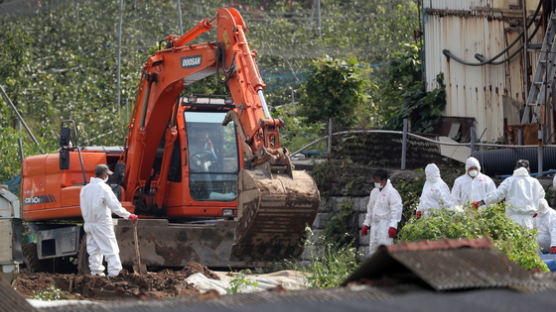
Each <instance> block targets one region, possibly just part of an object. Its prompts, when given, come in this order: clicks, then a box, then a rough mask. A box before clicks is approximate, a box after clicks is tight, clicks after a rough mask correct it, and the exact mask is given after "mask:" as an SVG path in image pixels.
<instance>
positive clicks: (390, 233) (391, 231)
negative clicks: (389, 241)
mask: <svg viewBox="0 0 556 312" xmlns="http://www.w3.org/2000/svg"><path fill="white" fill-rule="evenodd" d="M397 232H398V231H397V230H396V229H395V228H393V227H390V228H389V229H388V236H390V238H394V237H396V233H397Z"/></svg>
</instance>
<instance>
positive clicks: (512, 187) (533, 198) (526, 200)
mask: <svg viewBox="0 0 556 312" xmlns="http://www.w3.org/2000/svg"><path fill="white" fill-rule="evenodd" d="M543 198H544V189H543V187H542V185H541V184H540V183H539V181H538V180H537V179H535V178H533V177H531V176H530V175H529V161H527V160H518V161H517V164H516V169H515V170H514V172H513V174H512V176H511V177H509V178H507V179H505V180H504V181H503V182H502V183H501V184H500V186H498V188H497V189H496V191H494V192H492V193H489V194H487V196H486V200H484V201H482V202H483V203H484V202H486V203H487V204H494V203H498V202H500V201H502V200H503V199H506V216H508V218H510V219H512V220H514V221H515V222H517V223H518V224H519V225H521V226H522V227H524V228H526V229H529V230H531V229H533V216H534V215H535V214H536V213H537V210H538V208H539V202H540V200H541V199H543Z"/></svg>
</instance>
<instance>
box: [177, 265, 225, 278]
mask: <svg viewBox="0 0 556 312" xmlns="http://www.w3.org/2000/svg"><path fill="white" fill-rule="evenodd" d="M183 272H184V273H185V275H186V276H188V277H189V276H190V275H193V274H195V273H203V275H204V276H206V277H208V278H212V279H215V280H220V277H218V275H216V274H214V272H212V271H211V270H209V268H207V267H206V266H204V265H202V264H200V263H197V262H188V263H187V265H186V266H185V268H183Z"/></svg>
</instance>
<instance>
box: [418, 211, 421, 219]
mask: <svg viewBox="0 0 556 312" xmlns="http://www.w3.org/2000/svg"><path fill="white" fill-rule="evenodd" d="M419 218H421V211H417V220H419Z"/></svg>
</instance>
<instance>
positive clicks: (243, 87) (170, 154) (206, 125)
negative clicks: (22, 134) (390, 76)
mask: <svg viewBox="0 0 556 312" xmlns="http://www.w3.org/2000/svg"><path fill="white" fill-rule="evenodd" d="M214 25H216V33H217V41H214V42H207V43H202V44H191V41H192V40H193V39H195V38H197V37H198V36H199V35H200V34H202V33H205V32H208V31H209V30H211V29H212V28H213V26H214ZM246 30H247V28H246V26H245V23H244V21H243V19H242V17H241V15H240V14H239V13H238V11H236V10H235V9H233V8H222V9H218V10H217V15H216V17H215V18H214V19H212V20H209V19H208V18H205V19H203V20H202V21H200V22H199V23H198V24H197V26H195V27H194V28H193V29H191V30H190V31H188V32H187V33H185V34H183V35H182V36H169V37H167V38H166V40H165V41H166V47H165V48H164V49H162V50H159V51H157V52H155V53H154V54H153V55H152V56H151V57H150V58H149V59H148V61H147V62H146V64H145V65H144V67H143V72H142V76H141V81H140V83H139V90H138V92H137V96H136V99H135V108H134V111H133V114H132V118H131V120H130V123H129V130H128V136H127V139H126V143H125V146H124V147H78V146H77V140H76V136H77V133H76V131H75V123H74V127H73V135H72V129H71V128H70V127H67V122H65V123H63V124H62V128H61V135H60V150H59V153H55V154H45V155H36V156H31V157H28V158H26V159H25V160H24V162H23V167H22V188H21V190H22V191H21V201H22V205H23V218H24V220H25V221H27V222H28V224H29V226H30V228H31V230H32V231H33V233H35V234H36V240H35V243H32V244H28V245H25V246H24V256H25V258H26V262H27V263H31V264H35V265H38V264H40V263H41V261H42V262H44V261H45V260H46V259H58V260H60V259H68V258H71V259H73V258H76V259H77V262H78V263H77V264H78V267H79V268H81V270H82V271H86V267H87V266H86V259H87V257H86V248H85V244H84V243H83V238H84V237H83V231H82V229H81V224H80V222H82V221H81V219H80V217H81V212H80V208H79V192H80V190H81V188H82V187H83V185H85V184H87V183H88V180H89V179H90V177H91V176H93V172H94V168H95V167H96V166H97V165H98V164H102V163H107V164H108V165H109V167H110V168H111V169H112V171H114V172H115V174H114V175H113V176H112V177H111V180H110V181H109V183H110V185H111V187H112V189H113V190H114V192H115V193H116V195H117V196H118V197H119V199H120V200H121V202H122V205H123V206H124V207H125V208H126V209H127V210H129V211H130V212H134V213H136V214H138V215H139V216H140V221H139V224H138V230H139V244H140V247H141V257H142V261H143V262H144V263H146V264H147V265H148V266H150V267H180V266H184V265H185V264H186V263H187V262H188V261H197V262H200V263H203V264H205V265H208V266H211V267H249V266H264V265H266V264H268V263H270V262H273V261H277V260H280V259H284V258H289V257H299V256H300V254H301V253H302V251H303V247H302V244H303V237H304V230H305V226H306V225H307V224H311V223H312V222H313V220H314V218H315V215H316V212H317V210H318V207H319V204H320V196H319V192H318V189H317V187H316V184H315V182H314V181H313V179H312V178H311V177H310V176H309V175H308V174H307V173H306V172H304V171H298V170H294V169H293V166H292V164H291V162H290V158H289V156H288V151H287V150H286V149H285V148H284V147H282V146H281V145H280V138H279V133H278V130H279V129H280V128H281V127H282V126H283V122H282V120H280V119H275V118H273V117H272V116H271V115H270V112H269V110H268V107H267V104H266V102H265V98H264V94H263V90H264V88H265V84H264V82H263V80H262V78H261V75H260V73H259V71H258V68H257V65H256V63H255V57H256V51H253V50H251V49H250V48H249V43H248V42H247V39H246V37H245V32H246ZM215 74H216V75H218V77H219V78H220V80H221V81H222V82H223V83H225V85H226V87H227V90H228V91H229V94H230V95H231V98H207V97H195V96H187V97H184V96H181V95H182V94H183V92H182V91H183V90H184V89H186V88H187V87H188V86H189V85H191V84H192V83H194V82H196V81H199V80H201V79H203V78H205V77H207V76H210V75H215ZM114 221H115V231H116V236H117V239H118V242H119V246H120V256H121V258H122V262H123V263H124V265H126V264H127V265H131V264H133V262H134V258H135V253H134V247H133V246H134V245H133V236H132V231H131V223H130V222H129V221H127V220H122V219H115V220H114ZM26 246H27V247H28V248H25V247H26Z"/></svg>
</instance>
